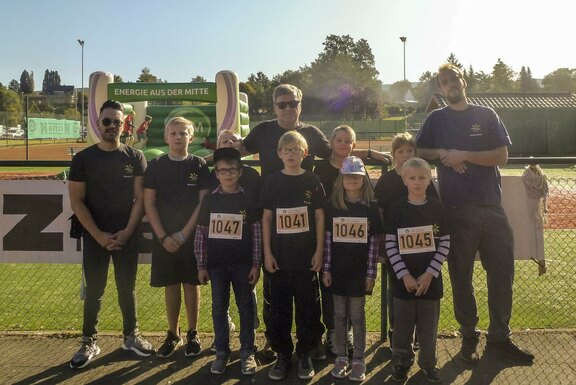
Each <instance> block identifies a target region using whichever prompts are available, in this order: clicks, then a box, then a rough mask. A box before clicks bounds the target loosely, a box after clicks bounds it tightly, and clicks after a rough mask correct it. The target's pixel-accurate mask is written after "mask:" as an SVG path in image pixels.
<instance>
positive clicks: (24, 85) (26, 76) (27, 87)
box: [19, 70, 34, 94]
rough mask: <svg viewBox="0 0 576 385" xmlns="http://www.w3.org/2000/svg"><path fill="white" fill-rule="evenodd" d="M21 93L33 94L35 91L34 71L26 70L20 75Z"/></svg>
mask: <svg viewBox="0 0 576 385" xmlns="http://www.w3.org/2000/svg"><path fill="white" fill-rule="evenodd" d="M19 91H20V93H21V94H32V93H34V72H33V71H30V73H28V71H26V70H24V71H22V75H20V90H19Z"/></svg>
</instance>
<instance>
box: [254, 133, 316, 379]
mask: <svg viewBox="0 0 576 385" xmlns="http://www.w3.org/2000/svg"><path fill="white" fill-rule="evenodd" d="M307 155H308V145H307V143H306V140H305V139H304V137H303V136H302V135H300V134H299V133H297V132H295V131H289V132H287V133H285V134H284V135H282V137H281V138H280V140H279V141H278V145H277V156H278V157H279V158H280V159H281V160H282V163H283V164H284V168H283V170H282V171H278V172H276V173H274V174H272V175H270V176H269V177H268V178H267V179H266V180H265V181H264V186H263V188H262V194H261V205H262V207H263V209H264V212H263V215H262V236H263V248H264V263H265V267H266V270H267V272H268V273H269V276H268V279H269V293H268V295H269V300H270V320H269V324H268V325H267V327H268V334H269V338H270V342H271V345H272V349H273V350H274V351H275V352H276V353H277V356H278V358H277V359H276V362H275V363H274V365H273V366H272V368H271V369H270V372H269V374H268V376H269V377H270V378H271V379H273V380H282V379H284V378H285V377H286V376H287V375H288V371H289V368H290V365H291V357H292V351H293V350H294V345H293V343H292V336H291V334H290V332H291V329H292V311H293V310H292V309H293V307H294V306H295V307H296V335H297V338H298V342H297V344H296V353H297V354H298V358H299V359H298V377H299V378H300V379H311V378H312V377H313V376H314V374H315V372H314V367H313V366H312V361H311V357H310V353H311V352H312V351H313V350H314V349H315V348H316V346H317V345H318V344H319V343H320V340H321V338H322V334H323V332H324V326H323V325H322V323H321V322H320V295H319V287H318V275H317V272H319V271H320V269H321V268H322V257H323V251H324V236H323V235H324V210H323V205H324V200H325V195H324V189H323V188H322V184H321V182H320V178H318V176H316V175H315V174H313V173H312V172H311V171H308V170H304V169H303V168H302V166H301V165H302V160H303V159H304V158H305V157H306V156H307ZM293 305H294V306H293Z"/></svg>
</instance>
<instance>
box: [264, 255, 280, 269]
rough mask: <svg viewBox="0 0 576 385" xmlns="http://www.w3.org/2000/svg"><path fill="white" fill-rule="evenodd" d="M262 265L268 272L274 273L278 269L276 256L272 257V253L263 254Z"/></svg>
mask: <svg viewBox="0 0 576 385" xmlns="http://www.w3.org/2000/svg"><path fill="white" fill-rule="evenodd" d="M264 267H265V268H266V270H267V271H268V272H269V273H275V272H276V271H277V270H280V268H279V267H278V262H276V258H274V256H273V255H272V254H270V255H269V256H264Z"/></svg>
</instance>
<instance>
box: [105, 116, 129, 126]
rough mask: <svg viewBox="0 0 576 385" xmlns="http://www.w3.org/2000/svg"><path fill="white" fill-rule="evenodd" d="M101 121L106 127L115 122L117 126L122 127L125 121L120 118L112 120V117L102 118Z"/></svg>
mask: <svg viewBox="0 0 576 385" xmlns="http://www.w3.org/2000/svg"><path fill="white" fill-rule="evenodd" d="M101 122H102V125H103V126H104V127H108V126H110V125H111V124H114V125H115V126H116V127H120V126H121V125H122V123H124V122H123V121H121V120H120V119H114V120H112V119H110V118H104V119H102V120H101Z"/></svg>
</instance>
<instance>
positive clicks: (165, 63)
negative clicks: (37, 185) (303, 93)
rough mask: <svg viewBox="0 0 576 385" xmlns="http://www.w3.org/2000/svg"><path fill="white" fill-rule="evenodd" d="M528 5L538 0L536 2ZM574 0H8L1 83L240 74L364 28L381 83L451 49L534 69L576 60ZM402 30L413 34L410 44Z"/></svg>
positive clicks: (488, 66)
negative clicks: (103, 75) (104, 75)
mask: <svg viewBox="0 0 576 385" xmlns="http://www.w3.org/2000/svg"><path fill="white" fill-rule="evenodd" d="M530 4H532V5H530ZM573 4H574V2H573V1H570V0H547V1H545V2H526V1H524V0H522V1H521V0H482V1H470V0H434V1H432V0H397V1H389V0H289V1H286V0H284V1H276V0H244V1H232V0H228V1H224V0H202V1H199V0H156V1H153V0H152V1H143V0H140V1H136V0H122V1H119V0H99V1H89V0H77V1H69V0H49V1H46V0H0V36H2V37H1V38H0V83H2V84H4V85H5V86H6V85H8V83H9V82H10V80H12V79H16V80H18V81H19V80H20V75H21V73H22V71H23V70H28V71H29V72H30V71H33V72H34V80H35V85H36V90H40V89H41V87H42V80H43V79H44V72H45V70H47V69H48V70H50V71H58V73H59V75H60V78H61V81H62V84H66V85H74V86H76V87H80V86H81V84H82V48H81V46H80V45H79V44H78V41H77V40H78V39H82V40H84V41H85V44H84V85H85V86H87V84H88V78H89V75H90V74H91V73H92V72H95V71H105V72H110V73H112V74H116V75H120V76H121V77H122V78H123V79H124V81H129V82H133V81H136V79H137V78H138V76H139V75H140V73H141V70H142V68H144V67H148V68H150V71H151V73H152V74H154V75H156V76H157V77H159V78H161V79H162V80H166V81H168V82H188V81H190V80H191V79H192V78H193V77H195V76H196V75H201V76H203V77H205V78H206V79H207V80H208V81H214V77H215V75H216V73H217V72H218V71H221V70H225V69H226V70H232V71H234V72H236V73H237V74H238V77H239V80H240V81H246V80H247V79H248V77H249V76H250V74H252V73H254V74H255V73H257V72H258V71H262V72H264V73H265V74H266V75H267V76H268V77H270V78H272V77H273V76H274V75H276V74H279V73H282V72H284V71H285V70H289V69H290V70H297V69H298V68H300V67H302V66H305V65H307V64H310V63H311V62H312V61H314V60H315V59H316V58H317V57H318V54H319V53H320V52H322V49H323V45H322V43H323V42H324V40H325V38H326V36H328V35H330V34H335V35H350V36H351V37H352V38H353V39H354V40H355V41H356V40H358V39H366V40H367V41H368V43H369V44H370V47H371V48H372V53H373V54H374V57H375V62H376V69H377V70H378V71H379V73H380V75H379V79H380V80H381V81H382V82H383V83H384V84H391V83H394V82H396V81H400V80H402V79H403V77H404V73H403V71H404V48H405V51H406V55H405V65H406V78H407V79H408V80H409V81H412V82H416V81H418V78H419V77H420V75H422V74H423V73H424V72H426V71H430V72H435V71H436V69H437V68H438V66H439V65H440V64H442V63H443V62H444V61H446V59H447V58H448V56H449V55H450V53H454V54H455V55H456V57H457V58H458V60H459V61H460V62H461V63H462V64H463V65H464V66H465V67H466V68H468V67H469V66H470V65H472V66H473V68H474V70H475V71H484V72H486V73H490V72H491V71H492V67H493V66H494V64H495V63H496V62H497V60H498V59H499V58H500V59H502V61H503V62H504V63H506V64H507V65H509V66H510V67H512V69H513V70H514V71H516V72H519V71H520V69H521V67H522V66H527V67H530V69H531V71H532V75H533V77H534V78H543V77H544V76H545V75H547V74H549V73H551V72H553V71H554V70H556V69H558V68H562V67H567V68H576V49H574V47H573V44H572V41H573V39H574V28H573V27H574V9H575V8H576V6H574V5H573ZM400 36H405V37H406V38H407V40H406V43H405V46H404V44H403V43H402V42H401V41H400V39H399V38H400Z"/></svg>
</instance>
